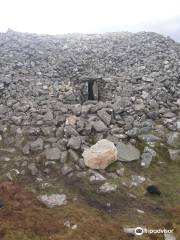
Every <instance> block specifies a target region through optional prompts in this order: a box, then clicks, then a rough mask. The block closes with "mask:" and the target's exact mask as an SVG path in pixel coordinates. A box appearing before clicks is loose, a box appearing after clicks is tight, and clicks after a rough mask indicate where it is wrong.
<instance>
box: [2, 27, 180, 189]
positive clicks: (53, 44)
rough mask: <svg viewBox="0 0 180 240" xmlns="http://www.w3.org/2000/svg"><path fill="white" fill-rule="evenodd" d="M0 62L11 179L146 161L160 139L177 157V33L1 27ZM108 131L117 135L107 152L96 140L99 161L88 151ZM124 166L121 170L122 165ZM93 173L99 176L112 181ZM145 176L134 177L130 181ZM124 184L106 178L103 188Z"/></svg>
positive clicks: (179, 104)
mask: <svg viewBox="0 0 180 240" xmlns="http://www.w3.org/2000/svg"><path fill="white" fill-rule="evenodd" d="M0 66H1V69H0V92H1V98H0V121H1V128H0V134H1V148H0V151H1V162H2V163H3V164H4V165H3V166H4V168H5V167H7V166H9V167H11V168H12V166H14V169H11V170H10V169H9V167H7V169H8V170H10V172H8V173H7V174H8V175H7V176H8V178H9V179H11V178H12V176H11V175H12V174H16V175H17V174H22V175H25V174H26V172H29V171H30V172H31V174H32V175H34V176H41V174H49V173H50V172H51V167H52V166H56V168H57V169H58V171H60V172H61V174H62V175H68V176H69V175H70V176H72V175H73V172H76V171H80V172H81V171H87V167H86V166H93V168H94V169H101V167H100V166H106V167H107V166H108V164H109V163H111V162H114V161H117V160H119V161H121V162H124V161H125V162H131V161H134V160H138V159H139V160H140V159H141V166H143V167H149V165H150V164H151V161H152V160H153V159H154V158H156V157H157V154H156V151H155V150H154V149H153V148H155V147H157V144H159V143H163V144H165V148H166V151H167V154H168V158H169V157H170V158H171V159H172V160H177V159H179V146H180V145H179V138H180V133H179V130H180V120H179V117H180V115H179V107H180V45H179V44H178V43H176V42H174V41H173V40H171V39H169V38H165V37H163V36H161V35H158V34H156V33H146V32H142V33H136V34H132V33H112V34H104V35H80V34H79V35H78V34H77V35H62V36H39V35H35V34H34V35H33V34H25V33H16V32H13V31H9V32H7V33H1V34H0ZM102 139H106V140H103V142H107V141H109V143H108V145H107V144H105V145H103V144H101V145H102V146H101V150H102V151H103V154H104V155H103V156H99V155H98V154H99V153H98V147H94V148H92V149H96V151H97V152H96V153H97V154H95V155H93V156H94V159H92V155H91V154H90V155H91V156H88V159H83V152H85V151H86V152H87V150H86V149H87V148H90V147H91V146H92V145H94V144H95V143H97V142H98V141H99V140H102ZM111 142H113V144H112V143H111ZM123 142H124V143H123ZM127 142H128V144H127ZM114 144H115V146H114ZM139 144H144V145H143V147H144V149H142V145H141V149H140V150H141V151H139V150H138V149H137V146H139ZM106 145H107V146H108V150H107V146H106ZM133 145H134V146H133ZM97 146H100V144H99V145H98V144H97ZM110 146H112V148H113V149H114V150H113V149H111V147H110ZM116 148H117V149H116ZM92 151H94V150H92ZM89 152H90V153H91V150H90V151H89ZM116 152H117V154H115V153H116ZM12 155H13V157H12ZM85 155H87V154H84V156H85ZM106 157H107V158H108V159H105V158H106ZM12 158H13V159H16V160H17V161H18V162H16V161H14V162H13V164H12V162H11V161H12ZM86 158H87V157H86ZM89 159H90V160H91V161H93V162H89V161H90V160H89ZM103 161H104V162H103ZM4 162H5V163H4ZM86 162H88V164H86ZM9 163H10V164H9ZM97 163H98V166H97ZM107 163H108V164H107ZM85 165H86V166H85ZM4 168H3V169H4ZM103 168H105V167H102V169H103ZM116 170H117V174H119V175H121V174H123V173H122V165H119V166H118V169H116ZM53 171H54V170H53ZM93 174H94V175H93ZM90 175H93V177H91V180H92V181H97V180H98V181H102V180H103V181H104V180H105V178H104V176H102V175H98V174H97V173H96V172H90ZM144 181H145V179H144V178H141V177H140V178H139V177H138V178H136V177H135V180H133V181H132V183H131V184H139V182H144ZM134 182H135V183H134ZM136 182H138V183H136ZM131 184H130V185H131ZM116 188H117V187H116V185H113V186H112V185H108V184H106V183H105V185H104V186H103V187H102V189H103V190H102V191H103V192H108V191H109V189H110V191H111V190H112V191H114V190H116Z"/></svg>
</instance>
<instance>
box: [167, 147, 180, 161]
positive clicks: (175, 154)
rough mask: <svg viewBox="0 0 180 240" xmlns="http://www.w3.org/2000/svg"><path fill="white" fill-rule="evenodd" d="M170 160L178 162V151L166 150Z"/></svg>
mask: <svg viewBox="0 0 180 240" xmlns="http://www.w3.org/2000/svg"><path fill="white" fill-rule="evenodd" d="M168 152H169V156H170V159H171V160H173V161H174V160H180V149H177V150H176V149H168Z"/></svg>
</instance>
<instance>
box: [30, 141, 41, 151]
mask: <svg viewBox="0 0 180 240" xmlns="http://www.w3.org/2000/svg"><path fill="white" fill-rule="evenodd" d="M43 146H44V142H43V140H42V139H41V138H38V139H37V140H36V141H34V142H32V143H31V144H30V149H31V150H32V151H33V152H38V151H41V150H43Z"/></svg>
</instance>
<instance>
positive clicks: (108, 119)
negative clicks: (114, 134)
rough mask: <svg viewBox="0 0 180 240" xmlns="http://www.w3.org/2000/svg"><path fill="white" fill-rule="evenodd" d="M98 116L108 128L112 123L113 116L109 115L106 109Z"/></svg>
mask: <svg viewBox="0 0 180 240" xmlns="http://www.w3.org/2000/svg"><path fill="white" fill-rule="evenodd" d="M97 115H98V116H99V118H100V119H101V120H102V121H103V122H104V123H105V124H106V125H107V126H108V125H109V124H110V123H111V115H110V114H108V113H107V112H106V110H105V109H101V110H99V111H98V112H97Z"/></svg>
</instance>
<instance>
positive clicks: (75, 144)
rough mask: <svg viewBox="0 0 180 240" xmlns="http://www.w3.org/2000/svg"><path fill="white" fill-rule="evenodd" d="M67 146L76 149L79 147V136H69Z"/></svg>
mask: <svg viewBox="0 0 180 240" xmlns="http://www.w3.org/2000/svg"><path fill="white" fill-rule="evenodd" d="M68 147H70V148H72V149H74V150H78V149H80V147H81V137H79V136H78V137H71V138H70V139H69V141H68Z"/></svg>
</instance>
